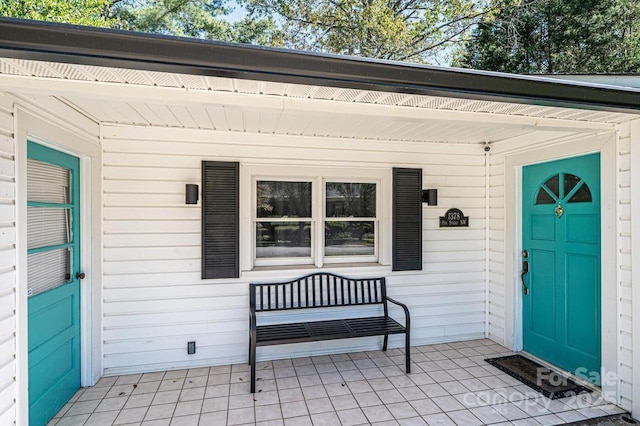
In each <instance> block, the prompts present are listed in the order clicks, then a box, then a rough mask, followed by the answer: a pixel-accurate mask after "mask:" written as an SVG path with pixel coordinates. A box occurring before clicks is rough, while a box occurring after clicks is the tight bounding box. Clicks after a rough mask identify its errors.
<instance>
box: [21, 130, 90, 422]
mask: <svg viewBox="0 0 640 426" xmlns="http://www.w3.org/2000/svg"><path fill="white" fill-rule="evenodd" d="M27 157H28V158H27V283H28V285H27V294H28V306H27V309H28V335H29V337H28V345H29V424H30V425H31V426H39V425H46V424H47V422H48V421H49V420H50V419H51V418H52V417H53V416H54V415H55V414H56V413H57V412H58V411H59V410H60V408H62V406H63V405H64V404H65V403H66V402H67V401H68V400H69V399H70V398H71V397H72V396H73V395H74V393H75V392H76V391H77V390H78V389H79V388H80V284H79V278H78V277H77V276H76V274H77V273H78V272H79V266H80V244H79V236H80V232H79V230H80V227H79V217H80V215H79V197H80V188H79V177H78V173H79V160H78V159H77V158H76V157H72V156H70V155H67V154H64V153H62V152H59V151H56V150H53V149H51V148H47V147H44V146H42V145H38V144H35V143H33V142H28V145H27Z"/></svg>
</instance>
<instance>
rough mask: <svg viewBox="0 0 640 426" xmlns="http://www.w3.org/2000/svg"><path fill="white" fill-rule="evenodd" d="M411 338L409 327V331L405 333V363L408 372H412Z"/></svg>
mask: <svg viewBox="0 0 640 426" xmlns="http://www.w3.org/2000/svg"><path fill="white" fill-rule="evenodd" d="M409 341H410V338H409V329H407V332H406V333H405V345H404V346H405V349H404V351H405V357H406V359H405V363H406V369H407V374H409V373H411V346H410V343H409Z"/></svg>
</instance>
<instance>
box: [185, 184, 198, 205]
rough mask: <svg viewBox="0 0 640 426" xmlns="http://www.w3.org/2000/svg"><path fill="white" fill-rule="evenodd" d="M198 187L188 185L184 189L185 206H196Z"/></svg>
mask: <svg viewBox="0 0 640 426" xmlns="http://www.w3.org/2000/svg"><path fill="white" fill-rule="evenodd" d="M199 192H200V191H199V190H198V185H196V184H194V183H188V184H187V186H186V188H185V201H184V202H185V204H198V194H199Z"/></svg>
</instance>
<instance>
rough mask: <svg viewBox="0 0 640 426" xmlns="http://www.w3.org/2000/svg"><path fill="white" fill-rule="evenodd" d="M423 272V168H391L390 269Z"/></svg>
mask: <svg viewBox="0 0 640 426" xmlns="http://www.w3.org/2000/svg"><path fill="white" fill-rule="evenodd" d="M421 269H422V169H403V168H394V169H393V270H394V271H416V270H421Z"/></svg>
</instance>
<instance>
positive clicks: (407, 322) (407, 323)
mask: <svg viewBox="0 0 640 426" xmlns="http://www.w3.org/2000/svg"><path fill="white" fill-rule="evenodd" d="M382 297H383V298H384V300H386V301H388V302H391V303H393V304H395V305H398V306H400V307H401V308H402V310H403V311H404V318H405V327H406V329H407V330H409V328H410V326H411V318H410V317H409V308H407V305H405V304H404V303H400V302H398V301H397V300H394V299H392V298H390V297H389V296H382Z"/></svg>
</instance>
